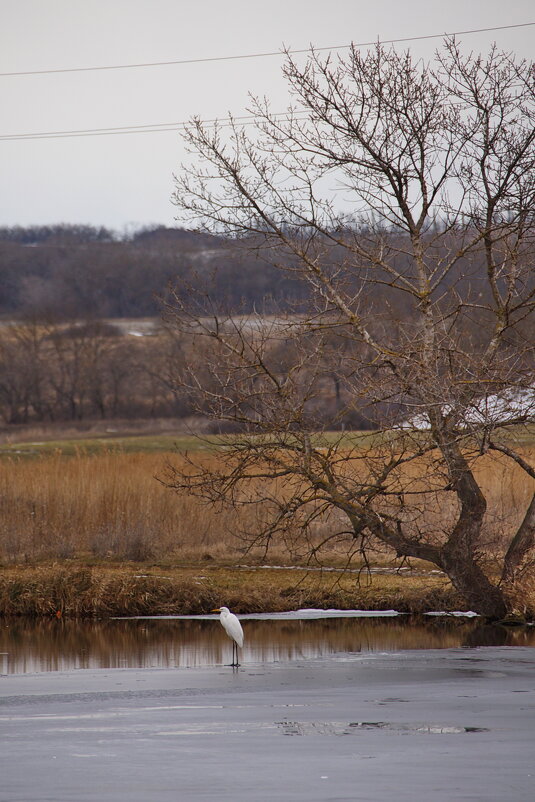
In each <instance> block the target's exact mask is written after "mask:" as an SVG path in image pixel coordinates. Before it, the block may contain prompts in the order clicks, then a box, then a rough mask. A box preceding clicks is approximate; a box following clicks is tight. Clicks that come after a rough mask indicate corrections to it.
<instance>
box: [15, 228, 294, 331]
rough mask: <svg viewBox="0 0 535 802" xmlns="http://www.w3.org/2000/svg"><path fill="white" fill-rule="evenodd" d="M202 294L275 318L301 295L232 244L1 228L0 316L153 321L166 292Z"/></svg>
mask: <svg viewBox="0 0 535 802" xmlns="http://www.w3.org/2000/svg"><path fill="white" fill-rule="evenodd" d="M177 280H180V282H181V283H182V285H184V286H189V285H194V286H195V287H196V288H199V287H205V288H206V290H207V292H208V291H209V292H210V295H213V296H217V298H218V300H219V301H220V302H221V303H223V304H224V305H227V306H228V307H229V308H232V309H233V310H236V309H243V310H244V311H250V310H252V309H253V308H256V309H258V310H259V311H267V312H270V311H273V310H274V309H275V308H280V306H281V305H282V306H288V304H290V303H295V302H300V301H302V300H303V298H304V297H305V294H304V288H303V287H302V286H301V285H300V283H299V282H297V281H294V280H292V279H291V277H286V278H284V277H281V274H280V272H279V271H277V270H276V269H275V268H274V267H273V266H272V265H269V264H267V263H266V262H265V261H261V260H260V259H259V258H258V257H256V256H255V255H254V254H251V253H245V252H244V251H243V250H242V249H241V248H240V247H238V244H237V243H230V242H229V241H228V240H225V239H224V238H222V237H217V236H211V235H204V234H196V233H193V232H191V231H185V230H183V229H169V228H165V227H154V228H147V229H142V230H139V231H137V232H136V233H133V234H131V235H124V236H120V235H118V234H117V233H115V232H113V231H110V230H108V229H106V228H102V227H101V228H94V227H92V226H78V225H56V226H32V227H28V228H22V227H19V226H15V227H12V228H6V227H4V228H0V287H1V293H0V316H3V317H4V318H6V317H7V318H15V319H18V318H21V317H28V316H30V317H31V316H33V317H35V315H39V316H41V317H42V316H44V315H45V316H48V317H49V318H50V317H55V318H57V319H68V318H70V319H75V318H80V317H82V318H87V317H88V316H92V317H95V318H115V317H153V316H156V315H158V314H159V312H160V304H161V298H162V296H164V295H165V293H166V291H167V288H168V286H169V285H172V284H174V283H175V282H176V281H177Z"/></svg>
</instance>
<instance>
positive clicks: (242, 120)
mask: <svg viewBox="0 0 535 802" xmlns="http://www.w3.org/2000/svg"><path fill="white" fill-rule="evenodd" d="M306 116H307V115H306V113H305V112H304V111H303V112H297V113H295V112H294V113H293V114H292V117H293V119H306ZM272 117H273V119H276V120H279V121H280V122H283V121H284V120H287V119H289V113H288V112H286V111H285V112H277V113H275V114H273V115H272ZM256 119H257V116H256V115H254V114H244V115H243V116H241V117H232V120H231V121H228V120H226V119H225V120H220V119H219V118H217V117H216V118H214V119H212V120H203V121H202V123H203V126H214V125H216V124H217V125H219V126H220V127H221V128H227V127H229V126H231V125H232V124H233V123H235V122H236V123H239V124H240V126H242V125H249V124H251V123H252V122H254V120H256ZM188 125H189V123H188V122H184V121H182V122H176V123H149V124H147V125H122V126H117V127H115V128H79V129H75V130H72V131H38V132H35V133H27V134H0V140H4V141H8V140H26V139H62V138H69V137H79V136H114V135H115V136H116V135H118V134H155V133H158V132H160V131H162V132H165V131H171V132H175V131H183V130H184V129H185V128H186V126H188Z"/></svg>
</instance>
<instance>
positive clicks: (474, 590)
mask: <svg viewBox="0 0 535 802" xmlns="http://www.w3.org/2000/svg"><path fill="white" fill-rule="evenodd" d="M441 567H442V570H443V571H444V572H445V573H446V574H447V576H448V577H449V579H450V580H451V582H452V585H453V586H454V588H455V589H456V590H458V591H459V593H461V594H462V595H463V597H464V598H465V599H466V602H467V604H468V606H469V607H470V609H471V610H473V611H474V612H475V613H479V615H482V616H483V617H484V618H487V619H488V620H489V621H499V620H500V619H502V618H505V616H506V615H507V613H508V609H507V603H506V601H505V599H504V596H503V593H502V591H501V590H500V588H499V587H497V586H496V585H493V584H492V582H491V581H490V580H489V578H488V577H487V576H486V575H485V573H484V572H483V571H482V570H481V568H480V567H479V565H478V564H477V563H476V562H474V560H473V558H472V557H471V556H469V555H467V554H462V553H460V552H458V551H454V552H451V551H447V550H443V552H442V558H441Z"/></svg>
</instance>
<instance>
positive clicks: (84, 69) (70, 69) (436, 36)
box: [0, 22, 535, 78]
mask: <svg viewBox="0 0 535 802" xmlns="http://www.w3.org/2000/svg"><path fill="white" fill-rule="evenodd" d="M530 25H535V22H519V23H516V24H514V25H496V26H495V27H493V28H472V29H471V30H467V31H453V32H451V33H433V34H427V35H425V36H406V37H403V38H399V39H383V40H381V44H386V45H390V44H401V43H402V42H416V41H421V40H423V39H439V38H442V37H444V36H466V35H467V34H472V33H488V32H491V31H505V30H508V29H511V28H527V27H529V26H530ZM376 44H377V40H374V41H371V42H358V43H355V44H354V47H370V46H371V45H376ZM349 47H351V45H334V46H332V47H316V48H314V50H315V51H316V52H320V51H323V50H346V49H347V48H349ZM310 50H311V48H310V47H308V48H303V49H300V50H287V51H284V50H273V51H270V52H265V53H244V54H241V55H234V56H209V57H205V58H188V59H176V60H174V61H147V62H140V63H138V64H111V65H106V66H93V67H63V68H61V69H55V70H23V71H19V72H0V78H13V77H16V76H23V75H56V74H58V73H70V72H98V71H102V70H131V69H144V68H146V67H169V66H172V65H177V64H205V63H209V62H213V61H237V60H239V59H251V58H266V57H268V56H281V55H284V54H286V53H288V54H289V55H297V54H299V53H309V52H310Z"/></svg>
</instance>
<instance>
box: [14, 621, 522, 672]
mask: <svg viewBox="0 0 535 802" xmlns="http://www.w3.org/2000/svg"><path fill="white" fill-rule="evenodd" d="M334 615H335V614H334V613H331V614H330V616H333V617H330V616H329V617H325V616H323V617H320V618H316V617H314V615H313V614H310V613H309V614H308V615H307V614H306V613H305V614H299V613H293V614H284V615H279V616H276V615H275V616H259V617H258V616H255V617H252V616H251V617H248V616H243V617H242V618H241V620H242V625H243V630H244V633H245V646H244V649H243V651H242V652H241V656H240V660H241V662H242V663H243V664H246V663H273V662H288V661H292V660H303V659H313V658H319V657H328V656H336V655H344V654H347V653H358V652H374V651H375V652H377V651H378V652H392V651H403V650H407V649H445V648H452V647H453V648H455V647H463V646H532V647H535V627H520V628H519V627H514V628H511V627H503V626H496V625H495V626H488V625H487V626H485V625H483V624H482V623H481V622H480V621H479V619H477V618H466V617H449V616H448V617H443V616H439V617H429V616H401V615H400V616H396V615H390V616H386V617H384V616H383V617H372V616H370V615H369V614H368V615H365V616H355V615H347V614H346V615H343V616H342V617H334ZM231 653H232V647H231V641H230V640H229V639H228V638H227V636H226V634H225V632H224V631H223V629H222V627H221V625H220V623H219V620H218V617H217V616H204V617H186V616H184V617H166V618H136V619H116V620H106V621H75V620H73V621H70V620H59V621H58V620H56V619H53V620H38V621H31V620H27V619H1V620H0V674H7V673H9V674H20V673H33V672H39V671H66V670H70V669H79V668H172V667H183V668H185V667H201V666H213V665H221V664H225V663H229V662H230V660H231Z"/></svg>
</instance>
